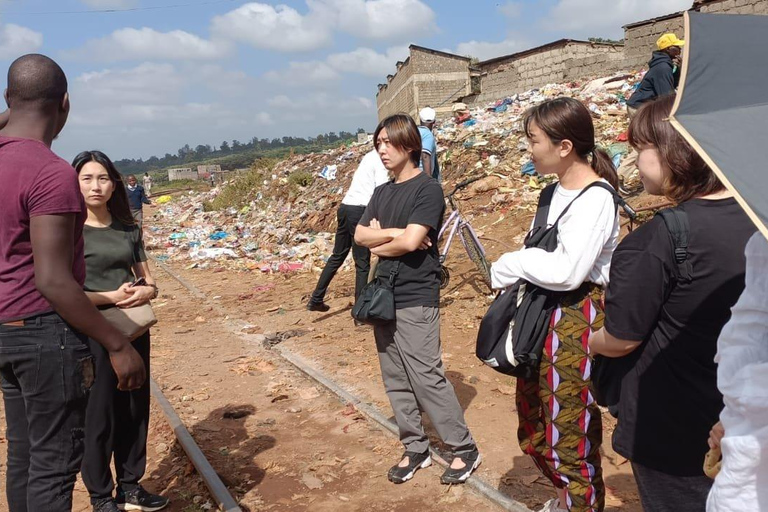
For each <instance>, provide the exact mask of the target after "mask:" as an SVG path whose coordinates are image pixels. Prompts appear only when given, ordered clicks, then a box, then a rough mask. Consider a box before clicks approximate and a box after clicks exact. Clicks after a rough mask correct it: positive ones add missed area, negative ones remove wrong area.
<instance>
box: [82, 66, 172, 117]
mask: <svg viewBox="0 0 768 512" xmlns="http://www.w3.org/2000/svg"><path fill="white" fill-rule="evenodd" d="M160 84H162V86H160ZM184 84H185V78H184V76H183V75H182V74H181V73H180V72H179V71H178V70H177V69H176V68H175V67H174V66H173V65H171V64H152V63H144V64H141V65H139V66H136V67H134V68H130V69H106V70H102V71H93V72H89V73H84V74H82V75H80V76H78V77H77V78H76V79H75V81H74V84H73V87H72V91H71V96H72V103H73V109H72V113H73V119H78V120H80V121H83V122H90V121H88V120H85V119H81V118H80V117H79V116H78V112H83V111H90V110H92V108H91V107H92V106H95V107H96V109H97V110H98V109H101V108H103V107H105V106H107V105H112V106H120V107H123V106H125V107H126V108H128V109H142V108H144V107H160V106H163V105H168V104H176V103H177V98H178V97H179V95H180V94H181V91H182V90H183V88H184ZM81 100H82V103H80V101H81ZM148 110H156V109H147V108H144V111H148ZM105 114H106V113H105ZM104 117H105V118H108V115H104ZM105 120H106V119H105ZM106 121H107V122H109V120H106Z"/></svg>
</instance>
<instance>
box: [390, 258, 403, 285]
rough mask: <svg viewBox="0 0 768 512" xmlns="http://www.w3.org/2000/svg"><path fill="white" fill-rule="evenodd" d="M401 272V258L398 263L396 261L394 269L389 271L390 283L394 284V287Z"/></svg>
mask: <svg viewBox="0 0 768 512" xmlns="http://www.w3.org/2000/svg"><path fill="white" fill-rule="evenodd" d="M399 273H400V260H397V263H395V266H394V267H393V268H392V270H390V271H389V285H390V286H392V287H393V288H394V286H395V278H396V277H397V274H399Z"/></svg>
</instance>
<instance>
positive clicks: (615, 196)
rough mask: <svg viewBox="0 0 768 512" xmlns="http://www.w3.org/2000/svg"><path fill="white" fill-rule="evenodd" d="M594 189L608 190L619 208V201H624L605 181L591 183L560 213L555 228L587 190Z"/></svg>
mask: <svg viewBox="0 0 768 512" xmlns="http://www.w3.org/2000/svg"><path fill="white" fill-rule="evenodd" d="M593 187H598V188H602V189H604V190H606V191H607V192H608V193H609V194H611V197H613V203H614V204H615V205H617V206H618V205H619V201H621V202H623V201H624V200H623V199H622V198H621V196H619V193H618V192H616V190H615V189H614V188H613V187H612V186H610V185H609V184H607V183H606V182H604V181H593V182H592V183H590V184H589V185H587V186H586V187H584V188H583V189H581V192H579V195H577V196H576V197H575V198H574V199H573V200H572V201H571V202H570V203H568V205H567V206H566V207H565V208H563V211H562V213H560V216H559V217H558V218H557V220H556V221H555V223H554V224H553V226H554V225H555V224H558V223H559V222H560V219H562V218H563V216H564V215H565V214H566V213H567V212H568V210H570V209H571V206H572V205H573V203H575V202H576V201H577V200H578V199H579V198H580V197H581V196H583V195H584V194H586V193H587V190H589V189H591V188H593ZM624 204H626V203H624Z"/></svg>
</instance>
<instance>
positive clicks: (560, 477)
mask: <svg viewBox="0 0 768 512" xmlns="http://www.w3.org/2000/svg"><path fill="white" fill-rule="evenodd" d="M601 297H602V289H601V288H600V287H598V286H595V285H591V284H590V285H585V286H583V287H581V288H580V289H579V290H577V291H575V292H573V293H571V294H569V295H567V296H566V297H564V298H563V299H562V300H561V301H560V305H559V306H558V307H557V309H556V310H555V311H554V313H553V314H552V319H551V321H550V326H549V332H548V334H547V339H546V342H545V344H544V351H543V355H542V361H541V368H540V371H539V378H538V380H535V379H530V380H524V379H518V382H517V413H518V419H519V422H520V426H519V428H518V439H519V441H520V447H521V448H522V449H523V451H524V452H525V453H527V454H528V455H530V456H531V457H533V460H534V461H535V462H536V465H537V466H538V467H539V469H540V470H541V471H542V472H543V473H544V475H545V476H546V477H547V478H548V479H549V480H550V481H551V482H552V483H553V484H554V485H555V487H557V488H560V489H565V490H566V491H567V503H565V504H561V506H563V505H565V506H567V508H568V510H571V511H576V512H598V511H602V510H603V508H604V507H605V485H604V483H603V476H602V467H601V465H600V444H601V442H602V436H603V428H602V418H601V416H600V410H599V408H598V406H597V403H596V402H595V400H594V398H593V396H592V391H591V389H590V387H591V380H590V374H591V369H592V359H591V358H590V357H589V343H588V342H589V335H590V334H591V333H592V332H594V331H596V330H598V329H600V328H601V327H602V326H603V321H604V318H605V317H604V313H603V308H602V305H601Z"/></svg>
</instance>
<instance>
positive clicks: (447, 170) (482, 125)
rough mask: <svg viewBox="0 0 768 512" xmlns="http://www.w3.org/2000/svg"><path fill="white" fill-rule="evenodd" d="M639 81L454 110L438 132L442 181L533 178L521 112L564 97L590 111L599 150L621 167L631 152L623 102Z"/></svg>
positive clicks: (610, 81) (603, 82)
mask: <svg viewBox="0 0 768 512" xmlns="http://www.w3.org/2000/svg"><path fill="white" fill-rule="evenodd" d="M641 78H642V75H640V74H637V75H636V74H629V75H619V76H614V77H607V78H600V79H596V80H593V81H591V82H588V83H586V84H584V83H576V82H571V83H567V84H550V85H546V86H544V87H541V88H538V89H533V90H530V91H527V92H524V93H521V94H516V95H515V96H512V97H508V98H504V99H501V100H498V101H496V102H494V103H491V104H489V105H486V106H483V107H479V108H474V109H470V108H468V107H467V105H465V104H463V103H456V104H454V106H453V113H454V115H453V117H452V118H451V119H449V120H447V121H445V122H443V123H442V124H441V125H440V126H439V127H438V128H437V130H436V136H437V140H438V152H439V155H440V162H441V168H442V169H443V176H444V177H445V178H446V179H447V180H449V181H460V180H461V179H462V176H465V175H467V174H468V173H471V172H478V171H485V172H496V173H501V174H507V175H520V174H523V175H528V176H534V175H536V171H535V168H534V166H533V163H532V162H531V161H530V158H529V155H528V154H527V149H528V142H527V140H526V137H525V133H524V132H523V114H524V113H525V111H526V110H527V109H528V108H530V107H532V106H534V105H537V104H539V103H541V102H543V101H545V100H548V99H552V98H556V97H560V96H567V97H572V98H576V99H578V100H580V101H581V102H582V103H584V104H585V105H586V106H587V108H589V110H590V112H591V113H592V117H593V121H594V123H595V134H596V137H597V143H598V146H600V147H602V148H603V149H605V150H606V151H607V152H608V153H609V155H610V156H611V158H612V159H613V162H614V165H615V166H616V167H618V166H619V164H620V163H621V160H622V158H623V157H624V156H626V154H627V153H628V151H629V147H628V144H627V142H626V140H627V139H626V129H627V124H628V119H627V115H626V102H627V99H628V98H629V96H630V95H631V94H632V92H633V91H634V89H635V87H636V84H638V83H639V81H640V79H641Z"/></svg>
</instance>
